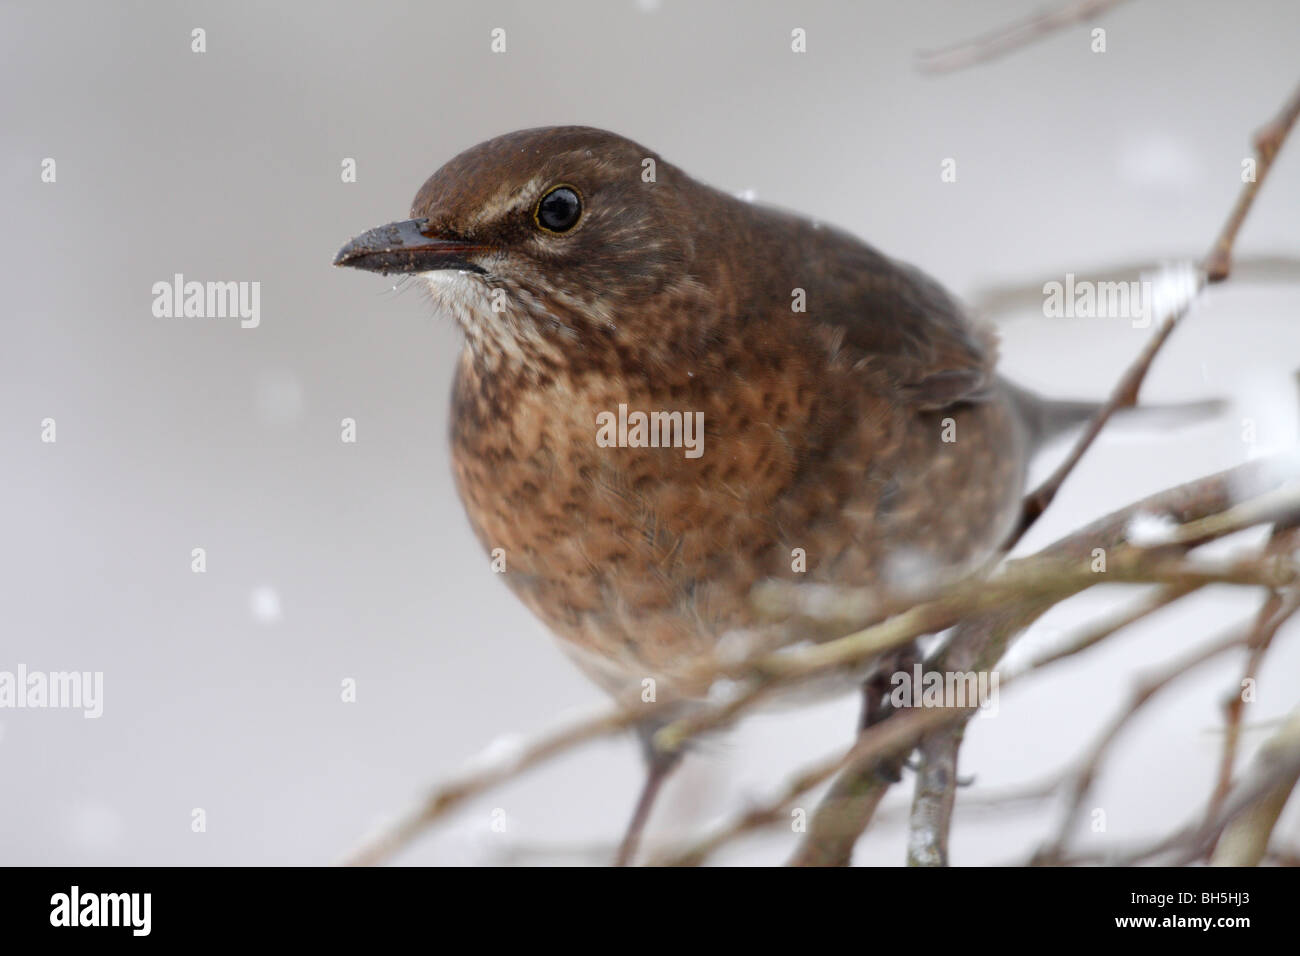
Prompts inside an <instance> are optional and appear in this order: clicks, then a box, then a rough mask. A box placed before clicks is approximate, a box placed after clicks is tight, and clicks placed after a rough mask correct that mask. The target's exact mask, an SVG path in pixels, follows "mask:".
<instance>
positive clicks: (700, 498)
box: [334, 126, 1095, 862]
mask: <svg viewBox="0 0 1300 956" xmlns="http://www.w3.org/2000/svg"><path fill="white" fill-rule="evenodd" d="M334 264H335V265H338V266H346V267H350V268H355V269H362V270H368V271H372V272H380V273H383V274H386V275H387V274H402V275H410V276H417V277H419V278H420V279H421V280H423V283H424V284H425V285H426V286H427V289H428V292H429V294H430V298H431V300H432V303H433V305H434V308H435V310H436V311H438V312H440V313H442V314H445V315H447V316H450V317H451V319H453V320H454V321H455V323H456V324H457V325H458V326H459V328H460V329H461V331H462V332H463V336H462V341H463V344H462V347H461V350H460V354H459V356H458V357H457V359H456V370H455V378H454V384H453V386H452V402H451V412H450V444H451V461H452V469H453V472H454V475H455V480H456V486H457V489H458V492H459V495H460V498H461V500H462V502H463V505H464V509H465V512H466V514H467V516H468V519H469V523H470V525H471V527H472V528H473V531H474V533H475V535H476V536H477V538H478V540H479V542H480V543H481V545H482V547H483V548H484V549H485V550H486V551H488V552H489V553H491V554H494V555H497V556H500V557H501V558H503V560H504V563H505V567H506V573H505V574H504V575H503V577H504V579H505V581H506V582H507V583H508V585H509V586H510V588H511V589H512V590H513V591H514V593H515V594H516V595H517V596H518V597H519V598H520V599H521V600H522V601H523V603H524V604H525V605H526V606H527V607H528V608H529V609H530V610H531V611H532V612H533V613H534V614H535V615H536V616H537V617H538V618H539V619H540V620H541V621H542V622H543V623H544V624H545V625H546V626H547V627H548V628H549V629H550V631H552V632H553V633H554V634H555V635H556V636H557V637H558V639H559V642H560V644H561V646H562V647H563V648H564V649H565V650H566V651H567V652H568V654H569V656H570V657H571V658H572V659H573V660H574V662H575V663H576V664H577V666H578V667H579V668H580V669H581V670H582V671H583V672H584V673H586V674H587V675H588V676H589V677H590V678H591V679H592V680H594V681H595V682H596V683H597V684H598V685H599V686H600V687H602V688H604V689H605V690H606V691H608V692H610V693H612V694H615V695H617V694H621V693H624V692H626V691H627V690H628V688H636V687H637V686H644V684H645V682H646V681H654V682H656V683H657V686H663V687H668V688H671V687H673V686H674V685H677V684H681V683H682V682H683V681H684V680H685V675H687V674H688V673H690V671H691V668H692V666H693V665H694V664H696V663H698V661H699V660H700V659H701V658H702V657H706V656H707V655H709V654H710V653H712V652H714V651H716V649H717V648H718V646H719V642H721V641H723V640H725V639H726V638H727V636H728V635H732V634H737V633H740V634H744V633H746V632H748V631H752V630H753V629H755V628H761V626H762V621H761V620H760V615H759V614H758V612H757V611H756V608H755V602H754V600H753V594H754V592H755V589H756V588H758V587H760V586H762V585H764V584H765V583H767V582H772V581H778V582H781V581H783V582H790V583H794V584H812V585H826V586H831V587H834V588H851V589H855V590H857V591H859V592H862V593H867V594H879V595H890V594H898V593H906V592H909V591H916V590H926V589H930V590H933V589H935V588H940V587H942V586H943V585H944V584H945V583H946V582H951V581H953V580H956V579H957V578H960V577H961V576H963V575H966V574H969V573H970V572H971V571H972V570H973V569H976V568H978V567H980V566H981V565H982V564H983V563H985V562H987V561H988V560H989V559H990V557H991V556H993V555H995V554H996V553H997V552H998V549H999V546H1000V545H1001V544H1002V543H1003V542H1004V541H1005V540H1006V538H1007V536H1008V534H1009V533H1010V532H1011V530H1012V528H1013V526H1014V524H1015V522H1016V520H1017V517H1018V515H1019V513H1020V506H1021V500H1022V496H1023V493H1024V488H1025V482H1026V469H1027V464H1028V462H1029V460H1030V456H1031V455H1032V454H1033V453H1034V451H1035V450H1036V449H1038V448H1040V447H1042V445H1043V444H1044V443H1045V442H1046V441H1047V440H1048V439H1050V438H1052V437H1053V436H1055V435H1057V434H1059V433H1060V432H1061V431H1062V430H1063V429H1065V428H1067V427H1069V426H1071V425H1073V424H1075V423H1078V422H1080V421H1082V420H1084V419H1086V418H1087V416H1088V415H1089V414H1091V412H1092V410H1093V409H1094V408H1095V406H1094V405H1091V404H1089V403H1078V402H1061V401H1049V400H1047V399H1045V398H1042V397H1040V396H1038V395H1037V394H1035V393H1033V392H1031V391H1029V390H1027V389H1024V388H1021V387H1019V386H1017V385H1015V384H1013V383H1012V382H1010V381H1009V380H1007V379H1006V378H1004V377H1002V376H1001V375H1000V374H999V372H998V371H997V360H998V344H997V337H996V334H995V332H994V331H993V330H992V329H991V328H990V327H989V326H987V325H985V324H983V323H981V322H979V321H977V320H976V319H975V318H973V317H972V316H971V315H970V314H969V313H968V312H967V311H966V310H965V309H964V308H963V307H962V306H961V304H960V303H959V302H958V301H957V299H956V298H955V297H953V296H952V295H950V294H949V293H948V292H947V291H946V290H945V289H944V288H943V286H942V285H940V284H939V283H938V282H937V281H936V280H934V279H932V278H930V277H929V276H927V275H926V274H925V273H923V272H922V271H920V270H919V269H918V268H916V267H914V266H912V265H909V264H906V263H904V262H901V261H897V260H895V259H893V258H890V257H888V256H887V255H885V254H884V253H882V252H880V251H877V250H876V249H875V248H874V247H872V246H871V245H869V244H867V243H866V242H864V241H862V240H860V239H858V238H856V237H855V236H853V235H851V234H850V233H848V232H846V231H843V230H840V229H838V228H834V227H832V226H829V225H826V224H823V223H820V222H817V221H814V220H812V219H810V218H807V217H804V216H800V215H797V214H795V213H792V212H787V211H784V210H781V209H777V208H774V207H770V206H767V205H764V204H761V203H757V202H754V201H752V200H749V199H745V198H740V197H737V196H734V195H732V194H729V193H727V192H724V191H722V190H720V189H717V188H715V187H713V186H711V185H707V184H705V183H704V182H701V181H699V180H697V179H695V178H693V177H692V176H690V175H689V174H688V173H686V172H685V171H684V170H682V169H681V168H679V167H677V166H675V165H673V164H672V163H670V162H668V161H667V160H665V159H664V158H663V157H662V156H660V155H659V154H658V153H656V152H654V151H652V150H650V149H648V148H646V147H644V146H641V145H639V144H638V143H636V142H633V141H632V140H630V139H627V138H624V137H623V136H620V135H618V134H615V133H612V132H608V131H605V130H601V129H596V128H592V127H585V126H551V127H541V128H535V129H527V130H520V131H517V132H512V133H508V134H505V135H502V136H498V137H496V138H493V139H490V140H487V141H486V142H483V143H480V144H479V145H477V146H474V147H472V148H470V149H468V150H466V151H464V152H462V153H460V154H459V155H457V156H455V157H454V158H452V159H451V160H450V161H448V162H446V163H445V165H443V166H442V167H440V168H439V169H437V170H436V171H435V172H434V173H433V174H432V175H431V176H430V177H429V178H428V180H427V181H426V182H425V183H424V184H423V185H422V186H421V187H420V189H419V191H418V192H417V194H416V196H415V199H414V201H413V203H412V205H411V208H410V212H409V215H408V217H407V218H406V219H404V220H401V221H397V222H393V223H390V224H387V225H383V226H379V227H377V228H374V229H371V230H369V231H367V232H364V233H362V234H361V235H359V236H357V237H356V238H354V239H353V240H351V241H350V242H348V243H347V244H346V245H345V246H344V247H343V248H342V249H341V250H340V251H339V252H338V254H337V256H336V257H335V260H334ZM654 729H655V728H654V727H653V726H651V727H648V728H646V729H644V730H643V732H642V735H641V736H642V743H643V747H644V748H645V751H646V757H647V763H648V767H649V773H648V775H647V779H646V783H645V785H644V787H643V789H642V792H641V796H640V798H639V799H638V802H637V807H636V810H635V812H634V814H633V820H632V823H631V824H630V825H629V829H628V833H627V835H626V836H625V837H624V840H623V843H622V844H621V848H620V851H619V856H618V860H619V862H628V861H629V860H630V859H631V858H632V855H633V854H634V853H635V849H636V841H637V839H638V838H639V834H640V830H641V828H642V827H643V826H644V824H645V819H646V817H647V815H648V812H649V807H650V805H651V803H652V801H653V799H654V795H655V793H656V792H657V791H658V788H659V785H660V784H661V783H662V781H663V779H664V778H665V777H666V776H667V774H668V772H669V771H670V770H671V769H672V767H673V766H675V764H676V761H677V760H678V758H679V756H680V755H679V754H677V753H664V752H660V751H658V750H657V749H656V747H655V745H654V743H653V733H652V732H653V730H654Z"/></svg>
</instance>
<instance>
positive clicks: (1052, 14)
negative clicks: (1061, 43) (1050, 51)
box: [917, 0, 1124, 73]
mask: <svg viewBox="0 0 1300 956" xmlns="http://www.w3.org/2000/svg"><path fill="white" fill-rule="evenodd" d="M1123 2H1124V0H1074V2H1072V3H1067V4H1064V5H1063V6H1060V7H1057V8H1056V9H1054V10H1048V11H1046V12H1044V13H1036V14H1034V15H1033V16H1031V17H1026V18H1025V19H1023V20H1017V21H1016V22H1014V23H1011V24H1008V25H1006V26H1003V27H999V28H998V29H996V30H992V31H990V32H988V33H985V34H982V35H981V36H977V37H974V38H972V39H969V40H963V41H962V42H961V43H954V44H953V45H952V46H948V47H944V48H943V49H941V50H924V51H922V52H920V53H918V54H917V69H919V70H921V71H922V72H925V73H949V72H951V71H953V70H960V69H963V68H965V67H968V66H972V65H974V64H976V63H983V62H985V61H988V60H995V59H997V58H998V57H1001V56H1005V55H1006V54H1008V53H1010V52H1012V51H1013V50H1018V49H1019V48H1021V47H1023V46H1027V45H1028V44H1030V43H1032V42H1033V41H1034V40H1037V39H1040V38H1042V37H1045V36H1048V35H1049V34H1052V33H1055V32H1056V31H1057V30H1060V29H1063V28H1064V27H1068V26H1071V25H1072V24H1075V23H1080V22H1082V21H1084V20H1087V19H1089V18H1090V17H1096V16H1100V15H1101V14H1103V13H1105V12H1106V11H1107V10H1109V9H1110V8H1111V7H1115V6H1118V5H1119V4H1121V3H1123Z"/></svg>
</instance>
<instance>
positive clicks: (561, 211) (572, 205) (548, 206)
mask: <svg viewBox="0 0 1300 956" xmlns="http://www.w3.org/2000/svg"><path fill="white" fill-rule="evenodd" d="M581 215H582V197H581V196H579V195H578V191H577V190H576V189H574V188H573V187H572V186H556V187H555V188H554V189H552V190H551V191H550V192H548V193H547V194H546V195H545V196H543V197H542V199H541V202H539V203H538V204H537V211H536V212H534V213H533V218H534V219H535V220H537V225H539V226H541V227H542V228H543V229H545V230H546V231H547V232H568V231H569V230H570V229H572V228H573V227H574V226H575V225H576V224H577V222H578V217H579V216H581Z"/></svg>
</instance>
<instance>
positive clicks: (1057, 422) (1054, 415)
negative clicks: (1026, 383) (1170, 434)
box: [1002, 379, 1227, 448]
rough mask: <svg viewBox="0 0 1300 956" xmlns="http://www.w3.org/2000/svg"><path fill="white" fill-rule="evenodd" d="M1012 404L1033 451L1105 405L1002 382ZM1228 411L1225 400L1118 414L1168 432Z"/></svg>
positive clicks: (1141, 408) (1123, 419)
mask: <svg viewBox="0 0 1300 956" xmlns="http://www.w3.org/2000/svg"><path fill="white" fill-rule="evenodd" d="M1002 384H1003V387H1004V388H1005V389H1006V391H1007V394H1008V395H1009V396H1010V398H1011V404H1012V405H1014V406H1015V407H1016V410H1017V411H1019V413H1020V418H1021V420H1022V421H1023V422H1024V423H1025V426H1026V428H1027V429H1028V430H1029V441H1030V447H1032V448H1041V447H1042V446H1043V445H1045V444H1046V443H1047V442H1049V441H1051V440H1052V439H1054V438H1057V437H1059V436H1061V435H1063V434H1065V433H1067V432H1069V431H1070V430H1071V429H1074V428H1078V427H1079V426H1081V425H1083V424H1084V423H1085V422H1087V421H1088V420H1089V419H1090V418H1092V417H1093V416H1094V415H1095V414H1097V412H1098V411H1099V410H1100V409H1101V407H1102V405H1103V404H1104V403H1102V402H1076V401H1065V400H1061V399H1054V398H1044V397H1043V396H1042V395H1039V394H1038V393H1037V392H1032V391H1030V390H1029V389H1027V388H1021V387H1020V386H1019V385H1013V384H1012V383H1010V382H1008V381H1006V380H1005V379H1004V380H1003V382H1002ZM1226 407H1227V402H1225V401H1224V400H1223V399H1218V398H1210V399H1203V400H1201V401H1195V402H1171V403H1167V404H1153V405H1139V406H1138V407H1136V408H1124V409H1120V410H1119V411H1117V412H1116V413H1115V419H1114V420H1115V421H1119V422H1122V423H1123V424H1125V425H1133V426H1137V427H1139V428H1150V429H1157V430H1162V431H1163V430H1166V429H1171V428H1181V427H1184V426H1186V425H1195V424H1198V423H1200V422H1204V421H1207V420H1209V419H1211V418H1214V417H1215V416H1216V415H1218V414H1220V413H1221V412H1222V411H1223V410H1224V409H1225V408H1226Z"/></svg>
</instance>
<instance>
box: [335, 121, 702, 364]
mask: <svg viewBox="0 0 1300 956" xmlns="http://www.w3.org/2000/svg"><path fill="white" fill-rule="evenodd" d="M701 188H702V187H699V186H698V184H696V183H694V182H693V181H692V180H690V179H689V177H687V176H686V175H685V174H683V173H682V172H681V171H680V170H677V169H676V168H675V167H672V166H669V165H668V164H666V163H664V162H663V161H662V160H661V159H660V158H659V157H658V156H657V155H656V154H654V153H653V152H651V151H649V150H647V149H645V148H644V147H642V146H639V145H637V144H636V143H634V142H632V141H630V140H627V139H624V138H623V137H621V136H617V135H615V134H613V133H608V132H605V131H603V130H598V129H592V128H588V127H581V126H557V127H544V128H540V129H531V130H523V131H520V132H516V133H510V134H507V135H505V136H499V137H497V138H496V139H491V140H488V141H487V142H485V143H480V144H479V145H478V146H475V147H473V148H472V149H469V150H466V151H465V152H463V153H461V154H460V155H459V156H457V157H455V158H454V159H452V160H451V161H450V162H448V163H447V164H446V165H444V166H443V167H442V168H441V169H439V170H438V171H437V172H435V173H434V174H433V175H432V176H430V177H429V179H428V181H426V182H425V184H424V185H423V186H422V187H421V188H420V191H419V193H417V194H416V197H415V201H414V203H413V204H412V206H411V218H410V219H407V220H404V221H401V222H395V223H391V224H389V225H386V226H380V227H378V228H376V229H372V230H370V231H369V232H366V233H364V234H362V235H360V236H358V237H357V238H356V239H354V240H352V241H351V242H349V243H348V244H347V245H346V246H344V247H343V248H342V249H341V250H340V251H339V253H338V256H337V257H336V258H335V260H334V264H335V265H339V266H350V267H352V268H357V269H366V270H369V271H373V272H382V273H385V274H389V273H402V274H414V275H418V276H420V277H422V278H423V279H424V280H426V281H427V283H428V285H429V288H430V290H431V292H432V294H433V297H434V301H435V304H436V305H437V306H438V307H440V308H441V309H444V310H445V311H449V312H451V313H452V314H453V315H454V316H455V318H456V319H457V321H458V322H459V323H460V324H461V326H462V327H463V328H464V329H465V331H466V333H467V334H468V336H469V338H470V342H471V344H473V345H476V346H483V347H486V348H492V347H494V346H495V347H496V348H498V349H501V348H504V349H506V350H511V349H512V348H513V347H514V346H516V345H518V343H519V342H520V341H522V340H528V339H532V338H536V337H538V336H541V335H549V336H552V337H553V336H555V335H560V336H569V337H570V338H574V337H584V336H589V335H592V334H601V333H602V330H603V334H604V335H606V336H608V335H611V334H617V333H618V332H619V331H620V326H621V324H622V323H624V322H625V321H627V319H628V317H629V316H632V315H635V314H636V313H637V311H638V310H637V308H636V305H637V303H638V302H642V301H644V300H645V299H647V298H649V297H651V296H655V295H657V294H659V293H662V292H664V291H665V290H666V289H669V288H674V287H680V286H681V285H682V284H683V283H689V282H691V281H693V264H694V252H695V245H696V244H695V240H694V231H695V228H696V217H695V216H694V215H693V210H692V209H691V208H690V206H691V194H692V193H693V192H695V191H696V190H699V189H701ZM642 331H643V332H644V331H645V330H642Z"/></svg>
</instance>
